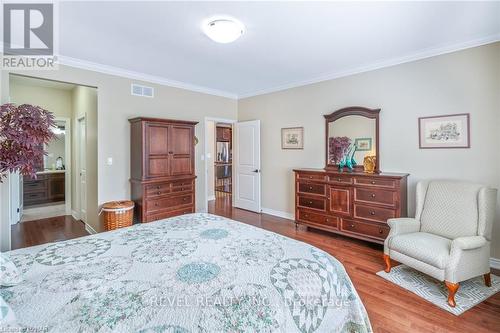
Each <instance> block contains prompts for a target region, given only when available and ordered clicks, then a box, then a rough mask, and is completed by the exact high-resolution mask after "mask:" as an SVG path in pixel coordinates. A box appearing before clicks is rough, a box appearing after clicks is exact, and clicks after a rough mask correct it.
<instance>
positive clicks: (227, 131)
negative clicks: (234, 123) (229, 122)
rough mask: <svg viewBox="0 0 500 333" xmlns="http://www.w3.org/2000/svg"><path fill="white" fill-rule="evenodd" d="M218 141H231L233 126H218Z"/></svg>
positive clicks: (216, 132) (216, 133) (216, 134)
mask: <svg viewBox="0 0 500 333" xmlns="http://www.w3.org/2000/svg"><path fill="white" fill-rule="evenodd" d="M215 137H216V141H220V142H231V127H222V126H217V127H216V131H215Z"/></svg>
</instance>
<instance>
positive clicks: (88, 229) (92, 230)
mask: <svg viewBox="0 0 500 333" xmlns="http://www.w3.org/2000/svg"><path fill="white" fill-rule="evenodd" d="M85 231H87V232H88V233H89V234H91V235H93V234H97V231H95V229H94V228H92V227H91V226H90V225H88V224H87V223H85Z"/></svg>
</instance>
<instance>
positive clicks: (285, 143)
mask: <svg viewBox="0 0 500 333" xmlns="http://www.w3.org/2000/svg"><path fill="white" fill-rule="evenodd" d="M281 149H304V127H290V128H282V129H281Z"/></svg>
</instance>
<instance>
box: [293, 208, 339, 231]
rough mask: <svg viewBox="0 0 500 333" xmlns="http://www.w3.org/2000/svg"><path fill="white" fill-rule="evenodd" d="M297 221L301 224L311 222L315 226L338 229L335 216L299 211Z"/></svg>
mask: <svg viewBox="0 0 500 333" xmlns="http://www.w3.org/2000/svg"><path fill="white" fill-rule="evenodd" d="M297 220H299V221H302V222H312V223H316V224H321V225H325V226H329V227H333V228H338V218H337V217H335V216H327V215H321V214H317V213H311V212H309V211H307V210H303V209H299V210H298V216H297Z"/></svg>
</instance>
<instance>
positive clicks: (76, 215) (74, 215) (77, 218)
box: [71, 210, 80, 221]
mask: <svg viewBox="0 0 500 333" xmlns="http://www.w3.org/2000/svg"><path fill="white" fill-rule="evenodd" d="M71 216H73V218H74V219H75V220H77V221H78V220H80V213H78V212H77V211H76V210H72V211H71Z"/></svg>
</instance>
